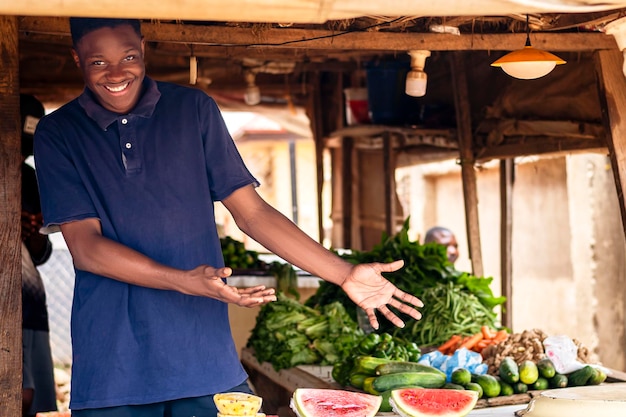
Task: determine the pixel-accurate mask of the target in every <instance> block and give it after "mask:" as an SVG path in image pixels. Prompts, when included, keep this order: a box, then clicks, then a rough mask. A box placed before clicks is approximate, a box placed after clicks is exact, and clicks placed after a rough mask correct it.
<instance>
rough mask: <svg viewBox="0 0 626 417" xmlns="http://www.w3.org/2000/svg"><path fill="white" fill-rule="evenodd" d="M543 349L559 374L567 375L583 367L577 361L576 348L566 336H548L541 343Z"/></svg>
mask: <svg viewBox="0 0 626 417" xmlns="http://www.w3.org/2000/svg"><path fill="white" fill-rule="evenodd" d="M543 347H544V349H545V351H546V355H548V358H550V360H551V361H552V363H553V364H554V369H556V371H557V372H558V373H560V374H569V373H570V372H574V371H577V370H578V369H581V368H582V367H583V366H585V364H583V363H581V362H579V361H578V347H577V346H576V344H575V343H574V341H573V340H572V339H570V338H569V337H567V336H564V335H557V336H548V337H546V338H545V339H544V341H543Z"/></svg>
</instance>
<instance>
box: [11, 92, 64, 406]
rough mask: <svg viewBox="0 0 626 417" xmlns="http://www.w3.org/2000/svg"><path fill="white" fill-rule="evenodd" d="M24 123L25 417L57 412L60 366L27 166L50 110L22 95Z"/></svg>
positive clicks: (46, 245) (43, 239) (45, 249)
mask: <svg viewBox="0 0 626 417" xmlns="http://www.w3.org/2000/svg"><path fill="white" fill-rule="evenodd" d="M20 115H21V121H22V213H21V223H22V349H23V383H22V415H23V416H24V417H26V416H29V417H30V416H35V415H36V414H37V413H39V412H45V411H56V409H57V404H56V387H55V383H54V367H53V364H52V353H51V351H50V329H49V327H48V309H47V306H46V291H45V288H44V284H43V281H42V279H41V276H40V275H39V271H37V268H36V266H37V265H41V264H43V263H44V262H46V261H47V260H48V259H49V258H50V255H51V254H52V243H51V242H50V240H49V239H48V236H46V235H43V234H41V233H39V229H40V228H41V226H42V224H43V220H42V215H41V205H40V203H39V191H38V189H37V178H36V176H35V169H34V168H33V167H32V166H30V165H29V164H27V163H26V159H27V158H28V157H29V156H31V155H32V154H33V134H34V133H35V128H36V126H37V123H38V122H39V119H40V118H41V117H43V115H44V107H43V105H42V104H41V102H40V101H39V100H37V98H35V97H33V96H31V95H25V94H21V95H20Z"/></svg>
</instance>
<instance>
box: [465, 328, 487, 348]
mask: <svg viewBox="0 0 626 417" xmlns="http://www.w3.org/2000/svg"><path fill="white" fill-rule="evenodd" d="M481 340H483V334H482V332H480V333H476V334H474V335H472V336H469V337H468V338H467V339H466V340H464V341H463V343H461V346H459V349H461V348H466V349H471V348H473V347H474V345H476V343H478V342H480V341H481Z"/></svg>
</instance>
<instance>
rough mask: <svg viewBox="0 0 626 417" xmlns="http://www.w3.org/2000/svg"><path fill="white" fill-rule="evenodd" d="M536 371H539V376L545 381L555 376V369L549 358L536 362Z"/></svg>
mask: <svg viewBox="0 0 626 417" xmlns="http://www.w3.org/2000/svg"><path fill="white" fill-rule="evenodd" d="M537 369H538V370H539V376H542V377H544V378H546V379H550V378H552V377H553V376H554V374H556V369H555V368H554V364H553V363H552V361H551V360H550V358H543V359H541V360H540V361H539V362H537Z"/></svg>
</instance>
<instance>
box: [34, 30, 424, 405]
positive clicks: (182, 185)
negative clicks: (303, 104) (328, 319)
mask: <svg viewBox="0 0 626 417" xmlns="http://www.w3.org/2000/svg"><path fill="white" fill-rule="evenodd" d="M70 26H71V30H72V39H73V42H74V44H73V49H72V55H73V57H74V60H75V62H76V65H77V66H78V67H79V68H80V69H81V71H82V73H83V77H84V80H85V90H84V92H83V93H82V95H80V96H79V97H78V98H77V99H75V100H73V101H71V102H70V103H68V104H66V105H65V106H63V107H61V108H60V109H58V110H57V111H55V112H54V113H52V114H51V115H49V116H47V117H44V118H43V119H42V120H41V121H40V123H39V126H38V129H37V133H36V137H35V160H36V167H37V171H38V177H39V178H40V188H41V200H42V208H43V213H44V222H45V224H44V226H45V229H47V230H48V231H53V230H55V229H60V230H61V232H62V233H63V236H64V238H65V240H66V242H67V245H68V247H69V249H70V252H71V254H72V258H73V262H74V267H75V271H76V281H75V290H74V300H73V305H72V344H73V366H72V391H71V404H70V406H71V408H72V415H73V416H74V417H76V416H78V417H81V416H82V417H85V416H90V417H93V416H97V417H104V416H115V417H124V416H173V417H177V416H196V417H200V416H215V415H216V409H215V406H214V404H213V397H212V395H213V394H215V393H218V392H225V391H249V390H250V388H249V387H248V385H247V382H246V381H247V375H246V373H245V371H244V370H243V368H242V366H241V364H240V362H239V359H238V356H237V352H236V349H235V347H234V342H233V339H232V336H231V331H230V327H229V321H228V310H227V307H228V303H234V304H237V305H239V306H243V307H257V306H259V305H262V304H265V303H268V302H271V301H274V300H275V299H276V297H275V295H274V290H273V289H267V288H265V287H263V286H259V287H255V288H250V289H238V288H235V287H232V286H229V285H228V284H227V280H226V278H227V277H228V276H229V275H230V274H231V273H232V271H231V269H230V268H228V267H227V266H225V265H224V261H223V257H222V254H221V247H220V242H219V237H218V233H217V230H216V225H215V219H214V213H213V204H214V202H215V201H220V202H221V203H222V204H223V205H224V206H225V207H226V208H227V209H228V210H229V211H230V212H231V213H232V215H233V218H234V219H235V221H236V223H237V225H238V226H239V227H240V228H241V230H243V231H244V232H245V233H246V234H248V235H249V236H251V237H252V238H253V239H255V240H257V241H258V242H260V243H261V244H262V245H263V246H265V247H266V248H268V249H269V250H271V251H272V252H274V253H276V254H277V255H278V256H280V257H282V258H283V259H285V260H286V261H288V262H290V263H292V264H294V265H296V266H298V267H300V268H302V269H304V270H307V271H309V272H311V273H312V274H314V275H317V276H319V277H322V278H323V279H325V280H328V281H330V282H333V283H335V284H337V285H341V287H342V288H343V289H344V290H345V291H346V293H347V294H349V296H350V297H351V298H352V299H353V300H354V301H355V303H356V304H358V305H359V306H361V307H362V308H364V309H365V310H366V311H367V314H368V316H369V318H370V321H371V324H372V325H373V326H374V327H375V328H377V327H378V322H377V319H376V316H375V313H374V311H375V310H378V311H379V312H380V313H381V314H383V315H384V316H385V317H387V318H388V319H390V320H392V321H393V323H394V324H396V325H398V326H402V325H403V322H402V321H401V320H400V319H399V318H398V317H397V316H395V315H394V314H393V313H392V312H391V311H390V310H389V308H388V307H387V305H391V306H393V307H395V308H397V309H398V310H399V311H402V312H403V313H406V314H409V315H411V316H412V317H414V318H416V319H419V318H420V317H421V315H420V313H419V312H418V311H417V310H416V309H415V307H420V306H422V303H421V301H420V300H419V299H417V298H416V297H415V296H413V295H410V294H406V293H404V292H402V291H400V290H399V289H397V288H396V287H395V286H394V285H393V284H391V283H390V282H389V281H387V280H386V279H385V278H383V276H382V275H381V273H382V272H389V271H394V270H397V269H399V268H400V267H402V261H396V262H393V263H389V264H382V263H372V264H365V265H357V266H354V265H352V264H350V263H348V262H345V261H344V260H342V259H341V258H339V257H337V256H336V255H334V254H333V253H331V252H330V251H328V250H326V249H325V248H324V247H322V246H321V245H319V244H318V243H317V242H315V241H314V240H313V239H311V238H309V237H308V236H307V235H306V234H304V233H303V232H302V231H301V230H300V229H298V228H297V226H295V225H294V224H293V223H292V222H290V221H289V220H288V219H287V218H285V217H284V216H283V215H281V214H280V213H279V212H278V211H276V210H275V209H273V208H272V207H270V206H269V205H268V204H267V203H266V202H265V201H264V200H262V199H261V198H260V196H259V195H258V194H257V192H256V191H255V187H256V186H258V183H257V181H256V179H255V178H254V177H253V176H252V175H251V174H250V172H249V171H248V169H247V168H246V167H245V165H244V163H243V161H242V160H241V157H240V155H239V153H238V152H237V149H236V147H235V145H234V143H233V141H232V139H231V137H230V135H229V134H228V131H227V130H226V126H225V124H224V121H223V120H222V117H221V115H220V112H219V110H218V107H217V106H216V104H215V102H214V101H213V100H212V99H211V98H210V97H209V96H207V95H206V94H205V93H203V92H202V91H200V90H197V89H192V88H187V87H182V86H177V85H174V84H168V83H162V82H155V81H154V80H152V79H150V78H149V77H146V76H145V66H144V40H143V37H142V36H141V31H140V26H139V22H138V21H136V20H118V19H83V18H80V19H76V18H72V19H70Z"/></svg>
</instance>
